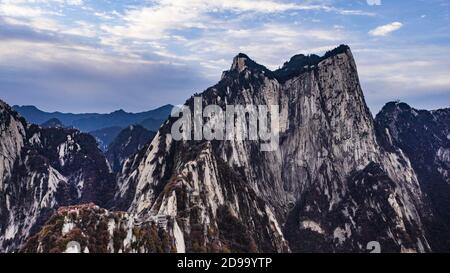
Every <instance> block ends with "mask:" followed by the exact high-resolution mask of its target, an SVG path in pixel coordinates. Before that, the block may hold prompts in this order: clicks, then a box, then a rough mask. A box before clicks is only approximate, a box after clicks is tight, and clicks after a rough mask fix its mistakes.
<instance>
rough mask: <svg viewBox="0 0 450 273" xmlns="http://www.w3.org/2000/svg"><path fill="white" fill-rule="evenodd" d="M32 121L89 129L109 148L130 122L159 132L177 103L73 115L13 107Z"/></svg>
mask: <svg viewBox="0 0 450 273" xmlns="http://www.w3.org/2000/svg"><path fill="white" fill-rule="evenodd" d="M12 108H13V110H14V111H16V112H18V113H19V114H20V115H21V116H23V117H24V118H25V119H26V120H27V121H28V122H30V123H34V124H38V125H41V126H43V127H55V126H52V125H55V124H57V125H58V127H68V128H75V129H78V130H80V131H82V132H89V133H91V134H92V135H93V136H94V137H96V138H97V141H98V143H99V147H100V148H101V149H102V150H106V148H107V147H108V145H109V144H110V143H111V141H112V140H113V139H114V138H115V137H117V136H118V135H119V133H120V131H121V130H122V129H125V128H127V127H128V126H130V125H141V126H142V127H144V128H146V129H147V130H150V131H152V132H156V131H158V129H159V127H160V126H161V124H162V123H163V122H164V121H165V120H166V119H167V118H168V117H169V115H170V112H171V111H172V108H173V105H170V104H167V105H164V106H162V107H159V108H156V109H154V110H150V111H146V112H140V113H128V112H125V111H124V110H118V111H115V112H112V113H109V114H98V113H86V114H72V113H61V112H52V113H50V112H45V111H42V110H40V109H39V108H37V107H36V106H30V105H28V106H18V105H15V106H13V107H12Z"/></svg>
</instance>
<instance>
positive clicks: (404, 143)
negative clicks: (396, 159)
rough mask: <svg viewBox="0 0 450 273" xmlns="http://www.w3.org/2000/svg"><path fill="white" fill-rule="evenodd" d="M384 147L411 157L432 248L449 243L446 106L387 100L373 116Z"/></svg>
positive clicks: (449, 122) (449, 144)
mask: <svg viewBox="0 0 450 273" xmlns="http://www.w3.org/2000/svg"><path fill="white" fill-rule="evenodd" d="M376 123H377V129H378V132H379V135H380V136H381V137H380V138H381V142H382V143H383V145H384V146H385V147H386V149H395V148H394V147H398V148H400V149H401V150H402V151H403V152H404V153H405V155H406V156H408V158H409V159H410V161H411V165H412V167H413V168H414V170H415V172H416V173H417V177H418V178H419V182H420V188H421V190H422V192H423V193H424V194H425V195H426V198H425V200H426V202H427V203H428V207H429V209H430V211H429V214H428V215H427V217H426V218H425V220H426V221H427V225H426V226H427V233H428V236H429V238H430V243H431V245H432V249H433V250H435V251H449V245H450V210H449V208H450V198H449V196H450V176H449V170H450V109H448V108H447V109H441V110H436V111H426V110H417V109H414V108H411V107H410V106H409V105H407V104H405V103H399V102H391V103H388V104H386V105H385V107H384V108H383V109H382V110H381V112H380V113H379V114H378V115H377V117H376Z"/></svg>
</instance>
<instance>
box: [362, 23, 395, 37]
mask: <svg viewBox="0 0 450 273" xmlns="http://www.w3.org/2000/svg"><path fill="white" fill-rule="evenodd" d="M401 27H403V24H402V23H400V22H393V23H390V24H387V25H383V26H379V27H377V28H375V29H372V30H371V31H369V34H370V35H372V36H386V35H388V34H390V33H392V32H394V31H397V30H399V29H400V28H401Z"/></svg>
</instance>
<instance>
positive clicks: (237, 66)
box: [230, 53, 253, 73]
mask: <svg viewBox="0 0 450 273" xmlns="http://www.w3.org/2000/svg"><path fill="white" fill-rule="evenodd" d="M249 62H253V60H252V59H250V58H249V57H248V56H247V55H246V54H244V53H239V54H238V55H236V57H234V59H233V64H232V65H231V69H230V70H231V71H237V72H239V73H240V72H242V71H244V70H245V69H246V68H247V66H248V63H249Z"/></svg>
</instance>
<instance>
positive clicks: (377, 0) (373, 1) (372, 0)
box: [367, 0, 381, 6]
mask: <svg viewBox="0 0 450 273" xmlns="http://www.w3.org/2000/svg"><path fill="white" fill-rule="evenodd" d="M367 4H368V5H369V6H380V5H381V0H367Z"/></svg>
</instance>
